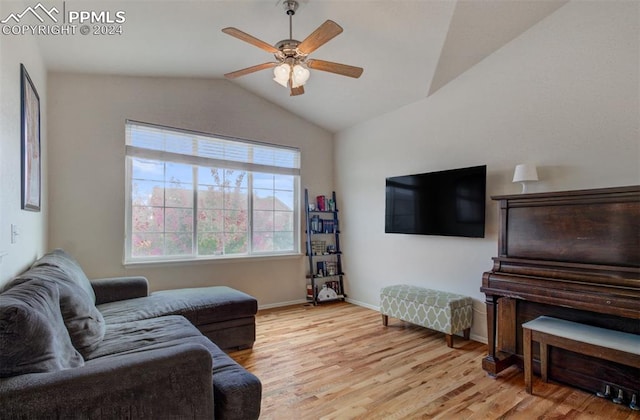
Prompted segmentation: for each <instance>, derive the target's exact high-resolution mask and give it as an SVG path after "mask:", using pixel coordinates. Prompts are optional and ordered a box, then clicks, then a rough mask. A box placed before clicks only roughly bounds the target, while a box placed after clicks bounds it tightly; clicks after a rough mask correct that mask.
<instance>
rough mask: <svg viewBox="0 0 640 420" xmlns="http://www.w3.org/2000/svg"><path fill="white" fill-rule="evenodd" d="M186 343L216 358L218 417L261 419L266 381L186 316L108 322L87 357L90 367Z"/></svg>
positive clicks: (214, 380)
mask: <svg viewBox="0 0 640 420" xmlns="http://www.w3.org/2000/svg"><path fill="white" fill-rule="evenodd" d="M184 343H193V344H201V345H203V346H204V347H206V348H207V349H208V350H209V353H210V354H211V358H212V359H213V392H214V402H215V418H216V419H222V420H241V419H242V420H245V419H257V418H258V417H259V415H260V402H261V396H262V384H261V383H260V380H259V379H258V378H257V377H256V376H255V375H253V374H252V373H250V372H248V371H247V370H245V369H244V368H243V367H242V366H240V365H239V364H238V363H237V362H236V361H235V360H233V359H232V358H231V357H230V356H229V355H227V354H226V353H225V352H224V351H222V350H220V348H219V347H218V346H216V345H215V344H214V343H212V342H211V341H210V340H209V339H207V338H206V337H205V336H203V335H202V334H200V332H199V331H198V329H197V328H195V327H194V326H193V325H192V324H191V323H190V322H189V321H188V320H187V319H185V318H184V317H182V316H175V315H171V316H163V317H158V318H152V319H144V320H139V321H131V322H126V323H123V324H107V332H106V334H105V337H104V340H103V341H102V342H101V343H100V345H99V346H98V348H97V349H96V350H94V351H93V352H92V353H90V354H89V355H88V357H87V366H89V365H91V364H93V363H97V362H99V361H101V360H105V359H107V358H119V357H122V356H123V355H125V354H131V353H140V352H147V351H149V350H154V349H160V348H167V347H172V346H176V345H179V344H184Z"/></svg>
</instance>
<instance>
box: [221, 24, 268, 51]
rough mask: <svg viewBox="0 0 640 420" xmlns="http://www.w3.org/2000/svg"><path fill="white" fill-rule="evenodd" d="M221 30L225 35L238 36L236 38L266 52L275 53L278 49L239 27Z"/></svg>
mask: <svg viewBox="0 0 640 420" xmlns="http://www.w3.org/2000/svg"><path fill="white" fill-rule="evenodd" d="M222 32H224V33H225V34H227V35H231V36H232V37H235V38H238V39H240V40H242V41H244V42H248V43H249V44H251V45H255V46H256V47H258V48H262V49H263V50H265V51H266V52H269V53H272V54H275V53H277V52H278V51H279V50H278V49H277V48H276V47H274V46H273V45H269V44H267V43H266V42H264V41H261V40H259V39H258V38H256V37H254V36H251V35H249V34H248V33H246V32H243V31H241V30H240V29H237V28H224V29H223V30H222Z"/></svg>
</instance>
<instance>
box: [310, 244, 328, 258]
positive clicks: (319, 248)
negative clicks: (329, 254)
mask: <svg viewBox="0 0 640 420" xmlns="http://www.w3.org/2000/svg"><path fill="white" fill-rule="evenodd" d="M326 249H327V243H326V241H311V255H324V253H325V250H326Z"/></svg>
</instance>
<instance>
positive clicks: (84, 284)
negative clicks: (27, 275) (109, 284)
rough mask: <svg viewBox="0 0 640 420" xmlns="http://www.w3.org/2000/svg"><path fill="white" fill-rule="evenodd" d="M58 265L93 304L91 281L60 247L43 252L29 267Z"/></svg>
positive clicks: (93, 295)
mask: <svg viewBox="0 0 640 420" xmlns="http://www.w3.org/2000/svg"><path fill="white" fill-rule="evenodd" d="M43 265H44V266H51V267H58V268H59V269H61V270H62V271H63V272H64V273H65V274H66V275H67V277H68V278H69V280H70V281H72V282H74V283H75V284H77V285H78V286H80V287H81V288H82V289H83V290H84V291H85V292H86V293H87V295H89V297H90V298H91V302H92V303H93V304H95V303H96V295H95V293H94V291H93V287H91V282H89V279H88V278H87V276H86V275H85V274H84V271H82V268H81V267H80V264H78V262H77V261H76V260H75V258H73V257H72V256H71V255H69V254H67V253H66V252H65V251H64V250H62V249H54V250H53V251H51V252H49V253H47V254H45V255H44V256H43V257H42V258H40V259H38V260H36V262H34V263H33V265H32V266H31V267H40V266H43Z"/></svg>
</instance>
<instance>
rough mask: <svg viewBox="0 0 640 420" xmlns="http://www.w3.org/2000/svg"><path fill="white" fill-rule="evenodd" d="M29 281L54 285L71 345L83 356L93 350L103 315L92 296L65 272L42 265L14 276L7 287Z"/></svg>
mask: <svg viewBox="0 0 640 420" xmlns="http://www.w3.org/2000/svg"><path fill="white" fill-rule="evenodd" d="M29 280H44V281H50V282H53V283H56V284H57V285H58V290H59V293H60V311H61V313H62V319H63V320H64V324H65V326H66V327H67V331H68V332H69V336H70V337H71V342H72V343H73V346H74V347H75V348H76V349H77V350H78V351H79V352H80V353H81V354H82V355H83V356H86V354H87V353H88V352H89V351H91V350H93V349H94V348H95V347H96V346H97V345H98V343H99V342H100V341H101V340H102V337H104V333H105V322H104V318H103V317H102V314H101V313H100V311H98V309H97V308H96V307H95V305H94V304H93V302H92V300H91V297H90V296H89V295H87V293H86V292H85V290H84V289H83V288H82V287H80V286H79V285H78V284H77V283H76V282H75V281H73V280H72V279H70V278H69V277H68V275H67V272H66V271H64V270H62V269H61V268H59V267H56V266H49V265H42V266H37V267H34V268H31V269H30V270H27V271H26V272H25V273H23V274H21V275H20V276H18V277H16V278H15V279H14V280H13V281H12V282H11V283H9V284H8V285H7V287H13V285H15V284H20V283H24V282H26V281H29Z"/></svg>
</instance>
